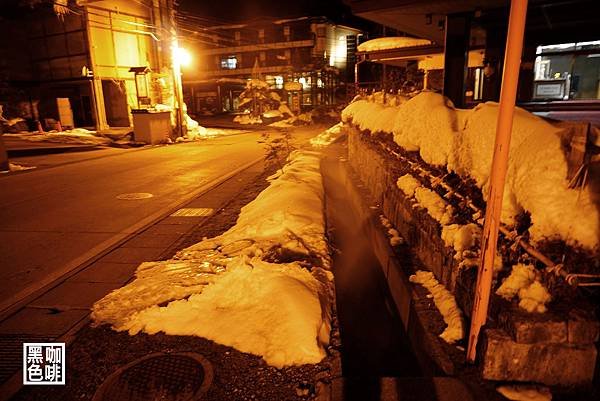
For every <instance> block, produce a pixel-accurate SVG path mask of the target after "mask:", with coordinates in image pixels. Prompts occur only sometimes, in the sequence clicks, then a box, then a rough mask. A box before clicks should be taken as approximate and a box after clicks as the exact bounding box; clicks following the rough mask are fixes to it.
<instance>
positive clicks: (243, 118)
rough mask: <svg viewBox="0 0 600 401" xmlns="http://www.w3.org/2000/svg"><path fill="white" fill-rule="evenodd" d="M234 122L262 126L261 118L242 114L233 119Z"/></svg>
mask: <svg viewBox="0 0 600 401" xmlns="http://www.w3.org/2000/svg"><path fill="white" fill-rule="evenodd" d="M233 122H235V123H238V124H242V125H248V124H262V119H261V118H260V117H255V116H251V115H250V114H240V115H237V116H235V117H234V118H233Z"/></svg>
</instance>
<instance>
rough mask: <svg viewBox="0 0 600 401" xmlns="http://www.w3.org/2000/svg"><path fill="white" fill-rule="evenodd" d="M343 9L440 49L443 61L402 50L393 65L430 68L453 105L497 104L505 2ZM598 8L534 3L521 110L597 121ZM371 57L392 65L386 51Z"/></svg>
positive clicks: (426, 0)
mask: <svg viewBox="0 0 600 401" xmlns="http://www.w3.org/2000/svg"><path fill="white" fill-rule="evenodd" d="M344 2H345V3H346V4H347V5H349V6H350V7H351V9H352V12H353V13H354V14H355V15H357V16H359V17H362V18H365V19H368V20H371V21H373V22H377V23H380V24H383V25H386V26H389V27H392V28H394V29H396V30H398V31H402V32H405V33H406V34H408V35H411V36H414V37H418V38H424V39H428V40H430V41H431V43H432V45H437V46H439V47H440V49H443V52H444V53H443V55H441V57H439V56H438V55H437V54H433V52H432V53H431V54H427V55H424V54H422V53H419V52H420V50H419V49H417V48H414V49H412V50H414V51H413V53H412V54H411V53H410V52H409V51H408V50H407V49H404V50H403V52H402V53H403V54H399V57H397V58H396V59H397V61H396V62H399V61H400V60H409V59H411V60H417V61H418V62H419V63H420V64H423V65H424V66H426V67H427V68H428V69H429V70H430V72H431V74H430V78H434V76H435V78H436V81H439V83H440V84H441V85H439V86H440V88H443V92H444V94H445V95H446V96H448V97H449V98H450V99H451V100H452V101H453V102H454V104H455V105H457V106H460V107H465V106H472V105H474V104H476V103H478V102H481V101H487V100H498V99H499V96H500V84H501V78H502V68H503V58H504V50H505V49H504V48H505V44H506V32H507V28H508V7H509V5H510V2H509V1H508V0H483V1H475V0H423V1H418V2H407V1H403V0H389V1H385V2H382V1H377V0H344ZM597 6H598V1H597V0H572V1H567V2H565V1H561V0H544V1H535V2H533V1H530V2H529V7H528V11H527V20H526V26H525V37H524V45H523V55H522V62H521V70H520V77H519V88H518V93H517V101H518V102H519V103H520V105H521V106H523V107H526V108H528V109H529V110H532V111H536V112H539V113H544V114H545V115H549V116H552V117H555V118H561V119H562V118H565V119H568V118H573V119H582V118H586V119H590V120H593V121H596V122H600V113H599V112H598V110H600V34H599V32H598V26H599V24H600V14H598V12H595V10H596V9H597ZM474 52H475V53H474ZM389 53H391V52H389ZM479 54H482V56H483V58H481V59H480V56H479ZM369 56H370V59H371V60H374V59H375V58H378V60H379V61H380V62H381V63H388V64H390V63H394V61H392V60H391V59H390V58H389V57H388V56H389V55H386V54H385V52H379V54H377V52H374V54H371V55H369ZM473 56H475V58H473ZM442 72H443V74H442Z"/></svg>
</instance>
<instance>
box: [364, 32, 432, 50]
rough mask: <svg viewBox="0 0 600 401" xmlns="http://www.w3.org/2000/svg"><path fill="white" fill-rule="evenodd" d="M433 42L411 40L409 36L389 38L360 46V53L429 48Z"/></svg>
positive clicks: (417, 39)
mask: <svg viewBox="0 0 600 401" xmlns="http://www.w3.org/2000/svg"><path fill="white" fill-rule="evenodd" d="M430 44H431V41H430V40H427V39H419V38H410V37H407V36H388V37H385V38H377V39H371V40H367V41H366V42H364V43H361V44H360V45H358V51H359V52H372V51H377V50H389V49H401V48H405V47H415V46H427V45H430Z"/></svg>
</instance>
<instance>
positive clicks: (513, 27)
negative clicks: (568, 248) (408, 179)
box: [467, 0, 527, 362]
mask: <svg viewBox="0 0 600 401" xmlns="http://www.w3.org/2000/svg"><path fill="white" fill-rule="evenodd" d="M526 15H527V0H513V1H511V6H510V17H509V21H508V36H507V38H506V50H505V54H504V70H503V72H502V89H501V91H500V107H499V108H498V121H497V124H496V144H495V146H494V157H493V160H492V170H491V172H490V188H489V192H488V198H487V207H486V211H485V224H484V226H483V234H482V238H481V249H482V253H481V259H480V264H479V271H478V273H477V287H476V289H475V299H474V301H473V313H472V314H471V331H470V333H469V345H468V349H467V360H468V361H469V362H474V361H475V357H476V353H477V340H478V338H479V332H480V330H481V327H482V326H484V325H485V322H486V320H487V313H488V305H489V302H490V292H491V290H492V278H493V266H494V257H495V256H496V246H497V243H498V228H499V225H500V212H501V211H502V194H503V193H504V184H505V180H506V171H507V169H508V152H509V148H510V135H511V131H512V124H513V115H514V111H515V100H516V97H517V84H518V82H519V67H520V65H521V53H522V51H523V35H524V33H525V18H526Z"/></svg>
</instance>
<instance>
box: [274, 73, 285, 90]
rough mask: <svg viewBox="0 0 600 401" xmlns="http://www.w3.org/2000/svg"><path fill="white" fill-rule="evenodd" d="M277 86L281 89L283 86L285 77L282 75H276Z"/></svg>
mask: <svg viewBox="0 0 600 401" xmlns="http://www.w3.org/2000/svg"><path fill="white" fill-rule="evenodd" d="M275 87H276V88H277V89H281V88H283V77H282V76H279V75H277V76H275Z"/></svg>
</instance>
